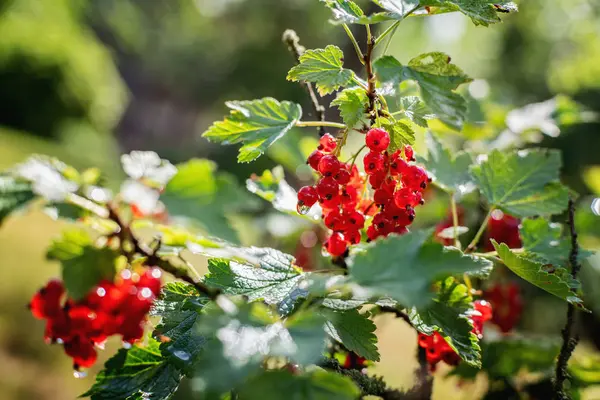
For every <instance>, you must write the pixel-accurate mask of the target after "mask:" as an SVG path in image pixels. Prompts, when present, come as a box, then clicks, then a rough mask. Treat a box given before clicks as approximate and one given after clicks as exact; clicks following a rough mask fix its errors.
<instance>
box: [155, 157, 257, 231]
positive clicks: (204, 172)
mask: <svg viewBox="0 0 600 400" xmlns="http://www.w3.org/2000/svg"><path fill="white" fill-rule="evenodd" d="M216 169H217V167H216V164H215V163H214V162H212V161H210V160H203V159H192V160H190V161H188V162H186V163H184V164H180V165H178V171H177V174H176V175H175V176H174V177H173V179H171V181H170V182H169V183H168V184H167V186H166V187H165V190H164V192H163V193H162V195H161V200H162V202H163V203H164V204H165V206H166V207H167V209H168V210H169V214H171V215H172V216H175V217H180V218H185V219H187V220H188V221H190V222H195V223H197V224H198V225H199V228H200V229H201V230H203V231H204V232H207V233H210V234H211V235H214V236H217V237H220V238H222V239H225V240H228V241H231V242H237V240H238V237H237V233H236V232H235V230H233V228H231V226H230V225H229V222H228V220H227V215H228V214H229V213H232V212H236V211H239V210H242V209H245V210H247V209H253V208H255V207H256V206H257V203H256V201H254V199H253V198H252V197H251V196H250V195H249V194H248V193H247V192H246V191H244V190H242V189H241V188H240V187H239V186H238V185H237V183H236V182H235V179H234V178H233V177H232V176H231V175H229V174H226V173H217V172H216Z"/></svg>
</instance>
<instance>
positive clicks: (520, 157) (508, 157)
mask: <svg viewBox="0 0 600 400" xmlns="http://www.w3.org/2000/svg"><path fill="white" fill-rule="evenodd" d="M479 161H480V163H479V164H478V165H473V166H472V167H471V174H472V175H473V178H474V180H475V183H476V184H477V186H478V187H479V189H480V190H481V193H482V194H483V195H484V196H485V197H486V198H487V200H488V202H489V203H490V204H491V205H492V206H495V207H499V208H501V209H502V210H504V211H506V212H508V213H509V214H512V215H515V216H518V217H532V216H536V215H551V214H558V213H560V212H562V211H564V210H565V208H566V207H567V201H568V195H569V192H568V189H567V188H565V187H564V186H562V185H561V184H560V183H559V182H558V179H559V172H560V168H561V165H562V163H561V159H560V152H559V151H557V150H542V149H527V150H519V151H513V152H502V151H499V150H494V151H492V152H491V153H490V154H488V155H487V156H485V157H480V158H479Z"/></svg>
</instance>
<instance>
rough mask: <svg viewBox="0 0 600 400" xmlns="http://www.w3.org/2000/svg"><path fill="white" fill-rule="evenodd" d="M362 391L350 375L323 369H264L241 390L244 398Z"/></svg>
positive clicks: (303, 398) (351, 399) (339, 396)
mask: <svg viewBox="0 0 600 400" xmlns="http://www.w3.org/2000/svg"><path fill="white" fill-rule="evenodd" d="M359 395H360V390H359V389H358V387H357V386H356V385H355V384H354V383H353V382H352V380H351V379H350V378H348V377H345V376H342V375H340V374H336V373H333V372H329V371H325V370H322V369H315V370H313V371H310V372H308V373H306V374H302V375H292V374H290V373H289V372H286V371H268V372H264V373H262V374H260V375H258V376H257V377H255V378H254V379H252V380H250V381H249V382H247V383H246V384H245V385H244V386H243V387H242V389H241V390H240V391H239V393H238V396H239V398H240V400H254V399H259V398H260V399H262V400H286V399H290V398H292V399H293V400H355V399H357V398H358V396H359Z"/></svg>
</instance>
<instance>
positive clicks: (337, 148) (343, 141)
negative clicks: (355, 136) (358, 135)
mask: <svg viewBox="0 0 600 400" xmlns="http://www.w3.org/2000/svg"><path fill="white" fill-rule="evenodd" d="M349 132H350V130H349V129H344V132H343V133H342V137H341V139H340V140H339V141H338V143H337V146H335V150H334V151H333V155H334V156H336V157H337V158H339V157H340V154H341V153H342V148H343V147H344V146H345V145H346V141H347V140H348V133H349Z"/></svg>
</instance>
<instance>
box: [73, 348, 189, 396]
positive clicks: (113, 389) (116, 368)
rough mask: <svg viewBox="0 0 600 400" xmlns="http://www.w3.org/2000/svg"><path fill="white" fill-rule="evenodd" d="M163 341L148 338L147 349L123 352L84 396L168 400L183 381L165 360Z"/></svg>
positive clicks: (108, 365)
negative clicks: (161, 343) (162, 350)
mask: <svg viewBox="0 0 600 400" xmlns="http://www.w3.org/2000/svg"><path fill="white" fill-rule="evenodd" d="M159 345H160V342H158V341H156V340H154V339H152V338H149V339H148V344H147V345H146V346H142V345H135V346H133V347H132V348H131V349H129V350H126V349H121V350H119V351H118V352H117V354H116V355H115V356H113V357H112V358H110V359H109V360H108V361H107V362H106V364H104V369H103V370H102V371H100V372H99V373H98V375H96V382H95V383H94V385H93V386H92V387H91V389H90V390H89V391H87V392H86V393H84V394H83V395H82V397H83V396H90V397H91V399H92V400H114V399H131V400H133V399H149V400H166V399H169V398H170V397H171V396H172V395H173V393H175V391H176V390H177V387H178V386H179V382H180V381H181V379H182V378H183V374H182V372H181V370H179V369H178V368H177V367H175V366H174V365H173V364H171V363H170V362H169V361H168V359H166V358H164V357H163V356H162V355H161V353H160V349H159Z"/></svg>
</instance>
